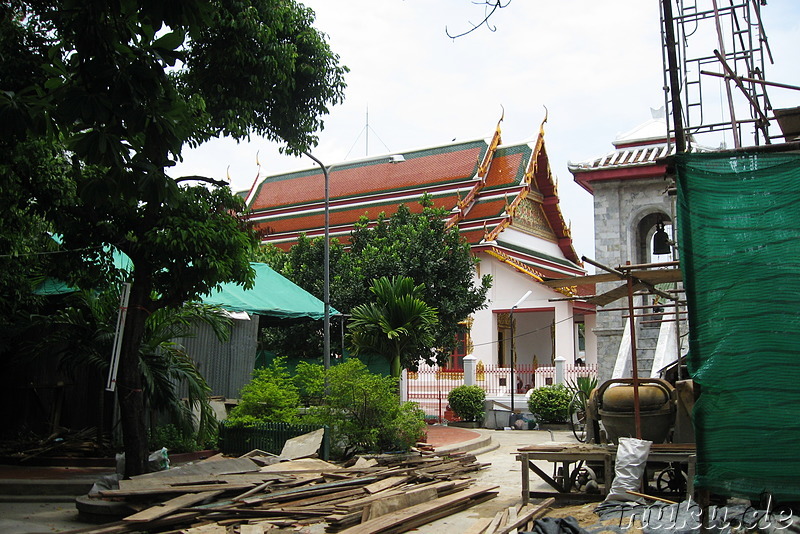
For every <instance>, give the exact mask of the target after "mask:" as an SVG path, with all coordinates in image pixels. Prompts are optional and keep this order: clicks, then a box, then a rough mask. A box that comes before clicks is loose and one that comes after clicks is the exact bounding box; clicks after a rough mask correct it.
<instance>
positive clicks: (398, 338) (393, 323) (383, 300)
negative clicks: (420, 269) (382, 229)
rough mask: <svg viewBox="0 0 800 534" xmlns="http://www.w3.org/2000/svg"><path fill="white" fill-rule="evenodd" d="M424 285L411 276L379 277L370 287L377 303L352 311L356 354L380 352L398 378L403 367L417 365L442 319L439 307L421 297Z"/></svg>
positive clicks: (431, 341) (352, 336)
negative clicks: (440, 318) (415, 283)
mask: <svg viewBox="0 0 800 534" xmlns="http://www.w3.org/2000/svg"><path fill="white" fill-rule="evenodd" d="M424 287H425V286H424V285H422V284H420V285H418V286H415V285H414V281H413V280H412V279H411V278H409V277H407V276H396V277H392V278H387V277H386V276H383V277H381V278H378V279H377V280H375V282H374V283H373V284H372V287H370V291H371V292H372V293H373V294H374V295H375V300H374V302H367V303H364V304H361V305H359V306H356V307H355V308H353V310H352V312H351V315H352V317H351V318H350V323H349V330H350V334H349V335H350V343H351V345H352V347H353V351H354V353H355V354H356V355H357V356H358V355H359V354H364V353H366V354H380V355H381V356H383V357H384V358H386V359H387V360H388V361H389V363H390V366H391V370H392V376H393V377H394V378H400V371H401V370H402V368H404V367H410V366H413V365H414V364H415V363H416V361H417V356H418V354H419V351H420V350H421V349H422V350H424V349H426V348H428V347H430V346H431V344H432V343H433V329H434V327H435V325H436V323H437V322H438V319H437V316H436V308H433V307H431V306H428V304H426V303H425V301H424V300H422V298H421V297H422V290H423V289H424Z"/></svg>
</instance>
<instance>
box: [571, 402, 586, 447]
mask: <svg viewBox="0 0 800 534" xmlns="http://www.w3.org/2000/svg"><path fill="white" fill-rule="evenodd" d="M588 404H589V396H588V395H587V394H586V392H585V391H581V390H577V391H575V393H573V395H572V399H571V400H570V402H569V424H570V428H571V429H572V434H573V435H574V436H575V439H577V440H578V441H579V442H580V443H586V407H587V406H588Z"/></svg>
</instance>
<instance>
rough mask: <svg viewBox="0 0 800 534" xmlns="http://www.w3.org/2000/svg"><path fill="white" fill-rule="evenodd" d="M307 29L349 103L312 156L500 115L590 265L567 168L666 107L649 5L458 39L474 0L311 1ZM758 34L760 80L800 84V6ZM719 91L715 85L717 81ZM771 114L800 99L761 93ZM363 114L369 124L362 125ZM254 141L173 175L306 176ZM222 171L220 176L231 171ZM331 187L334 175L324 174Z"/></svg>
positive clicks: (586, 199) (365, 149) (403, 140)
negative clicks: (765, 59) (538, 142)
mask: <svg viewBox="0 0 800 534" xmlns="http://www.w3.org/2000/svg"><path fill="white" fill-rule="evenodd" d="M303 3H304V4H305V5H307V6H309V7H311V8H312V9H313V10H314V11H315V12H316V15H317V22H316V27H317V28H319V29H320V30H321V31H323V32H324V33H326V34H328V36H329V41H330V44H331V47H332V49H333V50H334V51H335V52H336V53H337V54H339V56H340V57H341V62H342V63H343V64H344V65H347V66H348V67H349V68H350V73H349V74H348V76H347V78H346V80H347V84H348V87H347V90H346V92H345V95H346V100H345V102H344V103H343V104H340V105H339V106H335V107H334V108H332V109H331V114H330V115H329V116H328V118H327V119H326V120H325V129H324V131H323V132H321V134H320V142H319V145H318V146H317V147H316V148H315V149H313V150H312V153H313V154H314V155H315V156H316V157H317V158H319V159H320V160H322V161H323V162H325V163H326V164H328V165H330V164H333V163H336V162H340V161H343V160H345V159H360V158H363V157H365V156H367V155H369V156H374V155H379V154H385V153H402V152H403V151H405V150H410V149H416V148H422V147H430V146H437V145H441V144H446V143H449V142H451V141H452V140H454V139H456V140H469V139H477V138H484V137H489V136H490V135H491V134H492V132H493V131H494V127H495V125H496V123H497V121H498V119H499V118H500V116H501V114H502V113H503V110H505V120H504V121H503V124H502V131H503V141H504V142H505V143H518V142H524V141H528V140H531V139H533V138H534V137H535V136H536V134H537V133H538V128H539V124H540V122H541V121H542V119H543V118H544V115H545V107H546V108H547V110H548V113H549V118H548V123H547V124H546V126H545V140H546V143H547V149H548V153H549V155H550V162H551V166H552V170H553V174H554V175H555V176H556V177H557V178H558V184H559V194H560V198H561V207H562V211H563V212H564V216H565V218H566V219H567V220H568V221H571V223H572V231H573V238H574V242H575V248H576V250H577V252H578V254H579V255H586V256H589V257H594V238H593V232H594V230H593V223H592V198H591V195H590V194H589V193H587V192H586V191H584V190H583V189H582V188H580V187H579V186H577V185H576V184H575V183H574V182H573V179H572V175H571V174H570V172H569V171H568V169H567V162H568V161H573V162H578V161H583V160H587V159H590V158H593V157H597V156H601V155H603V154H605V153H606V152H608V151H610V150H611V149H612V145H611V142H612V141H613V140H614V138H615V137H616V136H617V135H618V134H620V133H623V132H625V131H628V130H630V129H632V128H634V127H635V126H637V125H639V124H641V123H643V122H645V121H647V120H648V119H650V109H651V108H659V107H661V106H662V105H663V104H664V93H663V90H662V86H663V77H662V52H661V47H660V29H659V5H658V1H657V0H556V1H552V0H550V1H545V0H513V1H512V2H511V3H510V5H509V6H508V7H507V8H505V9H502V10H498V11H497V12H495V14H494V15H493V16H492V18H491V20H490V23H491V26H492V29H494V30H495V31H491V30H490V29H487V28H486V27H483V28H479V29H478V30H476V31H474V32H472V33H470V34H469V35H466V36H464V37H461V38H458V39H455V40H454V39H451V38H449V37H448V35H447V31H449V32H450V34H451V35H454V34H458V33H461V32H464V31H466V30H468V29H469V28H470V27H471V23H478V22H480V20H481V19H482V18H483V16H484V8H483V7H482V6H480V5H476V4H474V3H472V2H471V1H470V0H436V1H431V0H308V1H305V2H303ZM763 15H764V27H765V30H766V33H767V36H768V37H769V43H770V45H771V47H772V52H773V56H774V59H775V65H767V68H766V79H768V80H770V81H776V82H781V83H788V84H793V85H800V60H799V58H798V51H800V1H798V0H769V3H768V5H767V6H765V7H764V8H763ZM715 83H717V82H715ZM770 97H771V99H772V102H773V105H774V107H778V108H780V107H794V106H800V92H798V91H787V90H774V89H770ZM367 116H368V120H369V128H368V129H367V128H366V125H367ZM278 148H279V146H278V145H277V144H274V143H268V142H265V141H263V140H259V139H253V140H252V141H251V142H249V143H240V144H237V143H236V142H234V141H231V140H216V141H213V142H210V143H207V144H206V145H203V147H201V148H200V149H196V150H187V151H186V152H185V153H184V162H183V163H182V164H180V165H179V166H178V167H176V169H174V171H173V172H172V173H171V174H172V175H173V176H181V175H189V174H201V175H205V176H213V177H216V178H225V176H226V173H228V172H229V173H230V177H231V179H232V186H233V188H234V189H237V190H241V189H248V188H249V187H250V185H251V183H252V181H253V179H254V177H255V176H256V173H257V172H258V168H257V166H256V154H257V153H258V159H259V161H260V163H261V170H260V172H261V175H262V176H264V175H269V174H274V173H278V172H283V171H288V170H296V169H301V168H309V167H312V166H313V165H314V164H313V163H312V162H311V160H309V159H305V158H295V157H287V156H282V155H280V154H279V152H278ZM228 169H229V170H228ZM332 179H333V180H335V171H334V173H333V174H332Z"/></svg>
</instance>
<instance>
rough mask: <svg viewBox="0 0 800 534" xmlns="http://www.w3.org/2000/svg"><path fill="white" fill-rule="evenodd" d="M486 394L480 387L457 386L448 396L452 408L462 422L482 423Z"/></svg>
mask: <svg viewBox="0 0 800 534" xmlns="http://www.w3.org/2000/svg"><path fill="white" fill-rule="evenodd" d="M484 399H486V393H485V392H484V391H483V390H482V389H481V388H480V387H479V386H457V387H455V388H453V390H452V391H450V393H449V394H448V395H447V401H448V402H449V403H450V408H452V409H453V411H454V412H455V413H456V415H457V416H458V417H459V419H461V420H462V421H482V420H483V413H484V411H483V401H484Z"/></svg>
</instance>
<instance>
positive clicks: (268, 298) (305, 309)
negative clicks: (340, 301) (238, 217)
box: [203, 263, 339, 320]
mask: <svg viewBox="0 0 800 534" xmlns="http://www.w3.org/2000/svg"><path fill="white" fill-rule="evenodd" d="M250 266H251V267H252V268H253V269H254V270H255V272H256V279H255V285H254V286H253V288H252V289H244V288H243V287H242V286H239V285H236V284H223V285H222V287H221V288H220V289H219V290H218V291H214V292H213V293H212V294H211V295H209V296H207V297H203V302H204V303H205V304H211V305H214V306H219V307H221V308H225V309H226V310H229V311H243V312H248V313H257V314H259V315H267V316H270V317H273V318H275V319H307V318H309V319H317V320H319V319H322V318H323V317H324V314H325V311H324V305H323V303H322V301H321V300H319V299H318V298H317V297H315V296H314V295H312V294H311V293H309V292H308V291H306V290H304V289H302V288H301V287H300V286H298V285H296V284H295V283H294V282H292V281H290V280H288V279H287V278H285V277H283V276H281V275H280V274H278V273H276V272H275V271H273V270H272V268H270V266H269V265H267V264H265V263H251V264H250ZM330 313H331V314H333V315H336V314H338V313H339V312H337V311H336V310H334V309H333V308H331V312H330Z"/></svg>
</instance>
